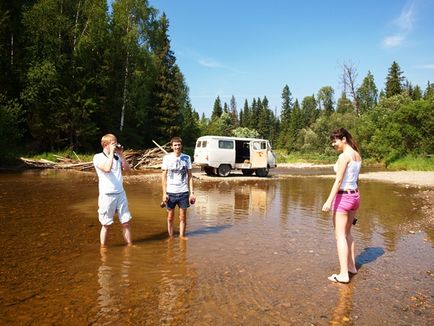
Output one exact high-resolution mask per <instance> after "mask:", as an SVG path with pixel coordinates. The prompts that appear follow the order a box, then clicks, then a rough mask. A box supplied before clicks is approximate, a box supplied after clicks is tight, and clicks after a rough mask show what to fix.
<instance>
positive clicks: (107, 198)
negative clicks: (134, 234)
mask: <svg viewBox="0 0 434 326" xmlns="http://www.w3.org/2000/svg"><path fill="white" fill-rule="evenodd" d="M101 146H102V148H103V151H102V152H101V153H98V154H95V156H94V157H93V165H94V166H95V170H96V173H97V175H98V189H99V196H98V218H99V222H100V223H101V231H100V241H101V247H102V248H104V247H105V246H106V245H107V234H108V232H109V229H110V227H111V226H112V224H113V216H114V214H115V212H116V211H117V213H118V217H119V221H120V222H121V224H122V232H123V235H124V239H125V241H126V242H127V244H128V245H132V241H131V230H130V220H131V218H132V217H131V213H130V211H129V209H128V200H127V196H126V194H125V190H124V186H123V178H122V170H125V171H130V170H131V167H130V165H129V164H128V162H127V161H126V160H125V157H124V151H123V147H122V146H121V145H119V144H118V143H117V139H116V136H114V135H112V134H107V135H104V136H103V137H102V138H101Z"/></svg>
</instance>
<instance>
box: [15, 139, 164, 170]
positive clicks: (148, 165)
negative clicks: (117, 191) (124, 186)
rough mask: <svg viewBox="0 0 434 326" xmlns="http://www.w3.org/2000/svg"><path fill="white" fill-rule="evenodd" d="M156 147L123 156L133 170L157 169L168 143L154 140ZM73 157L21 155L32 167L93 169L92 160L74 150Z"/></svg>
mask: <svg viewBox="0 0 434 326" xmlns="http://www.w3.org/2000/svg"><path fill="white" fill-rule="evenodd" d="M154 143H155V144H156V145H157V147H154V148H148V149H145V150H143V151H133V150H126V151H125V152H124V156H125V159H126V161H127V162H128V163H129V164H130V166H131V167H132V169H133V170H142V169H158V168H160V167H161V164H162V162H163V156H164V155H165V154H167V150H166V148H167V149H169V144H168V143H167V144H165V145H163V146H160V145H158V144H157V143H156V142H154ZM74 155H75V158H70V157H64V156H60V155H53V156H54V157H55V158H56V162H54V161H50V160H47V159H30V158H25V157H21V158H20V159H21V161H23V162H24V163H25V164H26V165H28V166H30V167H32V168H39V169H76V170H91V169H93V168H94V167H93V162H92V161H90V162H83V161H82V160H81V159H80V158H79V157H78V155H77V154H76V153H75V152H74Z"/></svg>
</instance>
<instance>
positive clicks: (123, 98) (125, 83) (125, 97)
mask: <svg viewBox="0 0 434 326" xmlns="http://www.w3.org/2000/svg"><path fill="white" fill-rule="evenodd" d="M129 31H130V15H128V23H127V33H126V35H128V33H129ZM129 55H130V50H129V44H128V39H127V53H126V58H125V79H124V91H123V96H122V109H121V125H120V127H119V130H120V131H121V132H122V130H123V129H124V120H125V106H126V103H127V84H128V71H129V70H128V65H129Z"/></svg>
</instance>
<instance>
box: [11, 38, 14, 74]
mask: <svg viewBox="0 0 434 326" xmlns="http://www.w3.org/2000/svg"><path fill="white" fill-rule="evenodd" d="M13 65H14V34H11V67H12V66H13Z"/></svg>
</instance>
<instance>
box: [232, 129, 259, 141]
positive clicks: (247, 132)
mask: <svg viewBox="0 0 434 326" xmlns="http://www.w3.org/2000/svg"><path fill="white" fill-rule="evenodd" d="M232 135H233V136H234V137H242V138H259V137H260V135H259V132H258V131H256V130H255V129H249V128H246V127H238V128H236V129H234V130H232Z"/></svg>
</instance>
